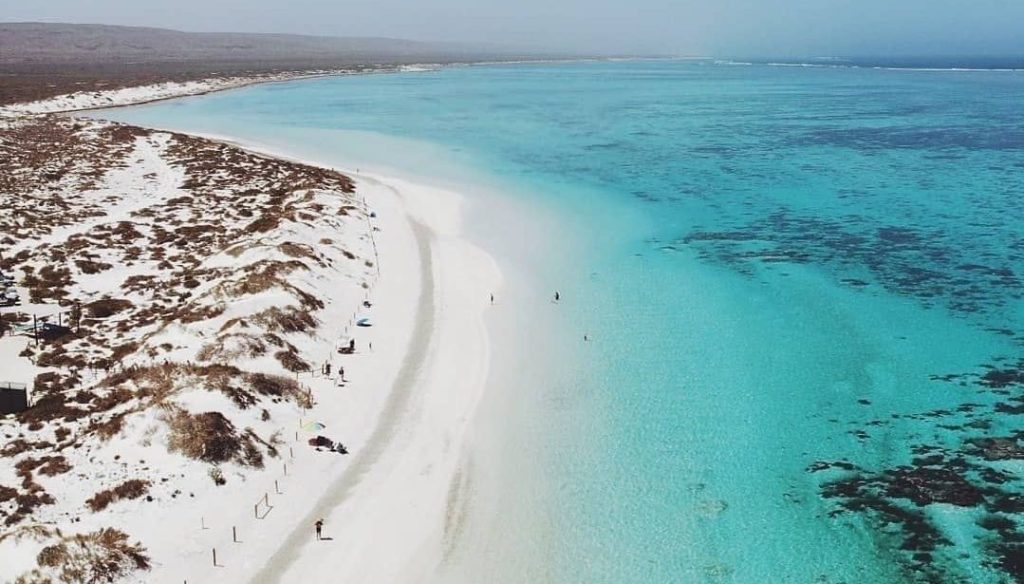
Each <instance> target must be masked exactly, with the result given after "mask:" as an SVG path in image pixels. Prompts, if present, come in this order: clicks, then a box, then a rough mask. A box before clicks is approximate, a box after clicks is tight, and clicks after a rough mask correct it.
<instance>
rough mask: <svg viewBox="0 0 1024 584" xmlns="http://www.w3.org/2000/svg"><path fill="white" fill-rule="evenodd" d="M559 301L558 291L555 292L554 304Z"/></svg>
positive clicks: (560, 296) (560, 297)
mask: <svg viewBox="0 0 1024 584" xmlns="http://www.w3.org/2000/svg"><path fill="white" fill-rule="evenodd" d="M561 299H562V295H561V294H559V293H558V290H555V302H558V301H559V300H561Z"/></svg>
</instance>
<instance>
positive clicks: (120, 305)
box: [82, 298, 132, 318]
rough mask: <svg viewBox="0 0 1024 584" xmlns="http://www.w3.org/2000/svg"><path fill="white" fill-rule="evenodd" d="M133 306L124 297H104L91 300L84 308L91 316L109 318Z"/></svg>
mask: <svg viewBox="0 0 1024 584" xmlns="http://www.w3.org/2000/svg"><path fill="white" fill-rule="evenodd" d="M131 307H132V303H131V301H129V300H125V299H123V298H103V299H101V300H96V301H95V302H90V303H89V304H86V305H85V306H83V307H82V308H84V309H85V312H86V314H88V315H89V317H90V318H107V317H109V316H113V315H115V314H117V313H119V312H122V311H125V310H128V309H129V308H131Z"/></svg>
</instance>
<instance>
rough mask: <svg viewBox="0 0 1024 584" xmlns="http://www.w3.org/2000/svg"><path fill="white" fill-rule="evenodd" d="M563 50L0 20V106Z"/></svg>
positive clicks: (468, 60) (537, 54)
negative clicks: (182, 84)
mask: <svg viewBox="0 0 1024 584" xmlns="http://www.w3.org/2000/svg"><path fill="white" fill-rule="evenodd" d="M560 56H565V55H550V54H541V53H532V54H524V53H521V52H515V51H512V50H505V49H501V48H497V47H480V46H470V45H465V44H456V43H428V42H416V41H406V40H399V39H386V38H336V37H322V36H302V35H289V34H247V33H194V32H181V31H177V30H167V29H161V28H141V27H131V26H108V25H101V24H56V23H38V22H24V23H0V105H2V104H6V103H14V102H22V101H32V100H37V99H44V98H47V97H52V96H55V95H61V94H65V93H72V92H75V91H91V90H101V89H112V88H117V87H128V86H134V85H144V84H149V83H157V82H161V81H184V80H190V79H200V78H206V77H211V76H220V75H244V74H248V73H270V72H281V71H309V70H314V69H335V68H362V67H374V66H378V65H401V64H409V63H460V62H473V61H490V60H513V59H522V58H545V57H560Z"/></svg>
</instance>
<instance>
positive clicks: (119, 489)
mask: <svg viewBox="0 0 1024 584" xmlns="http://www.w3.org/2000/svg"><path fill="white" fill-rule="evenodd" d="M148 490H149V481H144V480H140V479H131V480H127V481H125V482H123V483H121V484H120V485H117V486H116V487H114V488H113V489H104V490H102V491H100V492H98V493H96V494H95V495H93V496H92V497H90V498H89V499H88V500H86V502H85V504H86V506H88V507H89V509H92V510H93V511H102V510H104V509H106V508H107V507H108V506H110V504H111V503H115V502H117V501H120V500H122V499H138V498H139V497H141V496H143V495H145V494H146V492H147V491H148Z"/></svg>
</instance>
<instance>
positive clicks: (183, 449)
mask: <svg viewBox="0 0 1024 584" xmlns="http://www.w3.org/2000/svg"><path fill="white" fill-rule="evenodd" d="M170 427H171V435H170V444H169V445H168V446H169V448H170V450H171V451H172V452H180V453H181V454H183V455H185V456H187V457H188V458H193V459H195V460H202V461H204V462H210V463H221V462H227V461H229V460H233V459H235V458H236V457H237V456H238V453H239V451H240V450H241V448H242V446H241V441H240V439H239V436H238V432H237V431H235V426H234V424H232V423H231V421H230V420H228V419H227V418H225V417H224V414H221V413H220V412H205V413H202V414H190V413H188V412H186V411H184V410H179V411H177V412H176V413H175V414H174V416H173V417H172V418H171V420H170Z"/></svg>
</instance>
